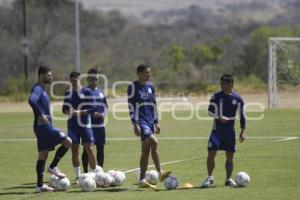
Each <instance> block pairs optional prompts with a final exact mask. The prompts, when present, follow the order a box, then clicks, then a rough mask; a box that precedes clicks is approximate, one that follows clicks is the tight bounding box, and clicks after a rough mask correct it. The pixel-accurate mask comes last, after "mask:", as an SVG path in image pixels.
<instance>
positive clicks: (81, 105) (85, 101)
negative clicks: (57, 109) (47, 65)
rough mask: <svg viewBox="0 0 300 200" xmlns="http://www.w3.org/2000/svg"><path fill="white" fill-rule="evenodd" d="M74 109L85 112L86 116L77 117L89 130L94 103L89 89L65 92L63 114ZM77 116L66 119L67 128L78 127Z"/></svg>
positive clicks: (94, 107)
mask: <svg viewBox="0 0 300 200" xmlns="http://www.w3.org/2000/svg"><path fill="white" fill-rule="evenodd" d="M71 108H74V109H75V110H87V111H88V114H87V115H81V116H79V120H80V122H81V123H82V124H83V125H84V126H86V127H88V128H90V126H91V114H92V113H93V112H95V109H96V102H95V100H94V98H93V96H92V92H91V90H90V89H89V88H84V87H83V88H81V89H80V90H79V91H70V90H67V91H66V92H65V99H64V103H63V108H62V110H63V112H64V111H65V110H69V109H71ZM77 118H78V116H72V117H70V118H69V119H68V127H73V126H78V125H80V124H79V123H78V119H77Z"/></svg>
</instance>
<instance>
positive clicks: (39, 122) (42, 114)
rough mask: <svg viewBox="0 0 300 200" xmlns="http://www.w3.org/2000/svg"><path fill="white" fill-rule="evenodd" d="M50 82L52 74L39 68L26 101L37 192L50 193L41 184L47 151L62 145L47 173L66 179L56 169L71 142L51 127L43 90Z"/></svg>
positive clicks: (47, 98)
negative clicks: (33, 139)
mask: <svg viewBox="0 0 300 200" xmlns="http://www.w3.org/2000/svg"><path fill="white" fill-rule="evenodd" d="M51 81H52V72H51V69H50V68H49V67H48V66H40V67H39V70H38V83H36V84H35V85H34V86H33V87H32V89H31V95H30V97H29V99H28V103H29V104H30V106H31V108H32V110H33V114H34V124H33V130H34V133H35V135H36V138H37V148H38V152H39V154H38V160H37V163H36V174H37V187H36V191H37V192H52V191H53V190H54V188H52V187H49V186H48V185H46V184H44V183H43V178H44V171H45V164H46V160H47V158H48V153H49V151H52V150H54V148H55V146H56V145H57V144H59V143H60V144H62V145H61V146H60V147H59V148H58V149H57V151H56V152H55V156H54V159H53V161H52V163H51V164H50V166H49V168H48V172H49V173H51V174H53V175H55V176H57V177H59V178H64V177H66V175H65V174H63V173H62V172H61V171H60V170H59V169H58V168H57V164H58V162H59V161H60V160H61V158H62V157H63V156H64V155H65V154H66V153H67V151H68V150H69V148H70V146H71V144H72V142H71V139H70V138H69V137H67V136H66V135H65V134H64V133H63V132H61V131H60V130H59V129H57V128H55V127H53V126H52V118H51V113H50V100H49V97H48V94H47V92H46V90H45V86H46V85H47V84H50V83H51Z"/></svg>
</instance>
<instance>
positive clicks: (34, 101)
mask: <svg viewBox="0 0 300 200" xmlns="http://www.w3.org/2000/svg"><path fill="white" fill-rule="evenodd" d="M41 94H42V89H41V88H40V87H34V89H33V91H32V93H31V94H30V97H29V99H28V103H29V105H30V106H31V107H32V109H33V110H34V112H35V113H37V114H38V117H39V120H41V121H42V123H43V124H49V120H48V118H47V116H46V115H45V114H44V113H43V109H42V108H41V107H40V106H39V105H38V100H39V99H40V97H41Z"/></svg>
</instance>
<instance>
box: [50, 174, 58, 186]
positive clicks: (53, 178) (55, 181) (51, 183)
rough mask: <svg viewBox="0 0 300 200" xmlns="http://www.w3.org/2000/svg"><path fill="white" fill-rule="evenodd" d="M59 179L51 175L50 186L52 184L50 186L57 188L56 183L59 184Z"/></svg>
mask: <svg viewBox="0 0 300 200" xmlns="http://www.w3.org/2000/svg"><path fill="white" fill-rule="evenodd" d="M58 179H59V178H58V177H57V176H55V175H51V176H50V177H49V184H50V186H51V187H54V188H56V183H57V181H58Z"/></svg>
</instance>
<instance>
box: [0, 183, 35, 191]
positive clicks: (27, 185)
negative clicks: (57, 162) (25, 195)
mask: <svg viewBox="0 0 300 200" xmlns="http://www.w3.org/2000/svg"><path fill="white" fill-rule="evenodd" d="M35 187H36V183H23V184H21V185H17V186H13V187H7V188H3V190H15V189H33V188H35Z"/></svg>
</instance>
